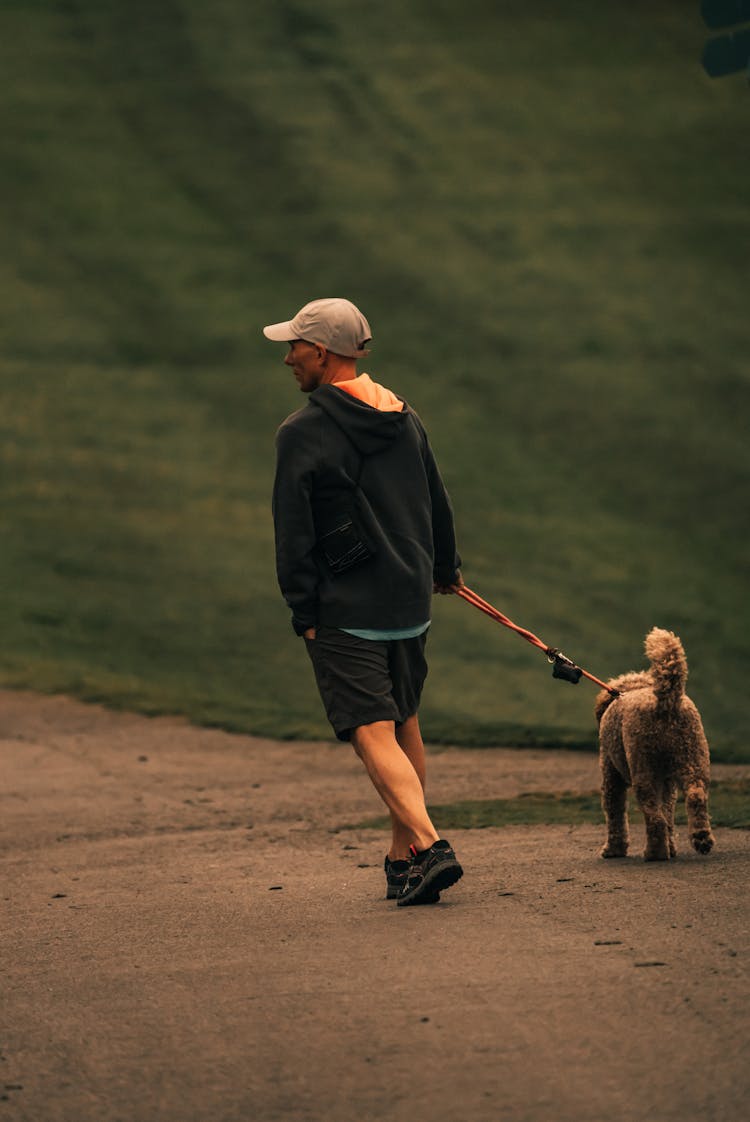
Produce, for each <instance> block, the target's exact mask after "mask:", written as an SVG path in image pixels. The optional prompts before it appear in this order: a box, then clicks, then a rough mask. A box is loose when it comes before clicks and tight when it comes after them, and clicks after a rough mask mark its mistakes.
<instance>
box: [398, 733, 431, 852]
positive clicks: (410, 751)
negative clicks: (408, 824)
mask: <svg viewBox="0 0 750 1122" xmlns="http://www.w3.org/2000/svg"><path fill="white" fill-rule="evenodd" d="M396 740H397V741H398V744H399V747H400V748H401V751H402V752H403V753H404V755H405V756H406V758H407V760H408V761H409V763H410V764H411V766H412V767H413V768H414V770H415V771H416V773H417V778H418V779H419V782H420V785H421V787H422V792H423V793H424V790H425V783H426V779H427V763H426V759H425V750H424V741H423V740H422V733H421V731H420V728H419V718H418V717H417V715H416V713H415V714H414V715H413V716H412V717H407V719H406V720H405V721H404V723H403V724H402V725H399V727H398V728H397V729H396ZM391 830H392V835H393V836H392V840H391V848H390V850H389V851H388V857H389V858H390V860H391V861H403V860H408V859H409V857H410V856H411V853H410V850H409V844H410V839H409V838H408V837H407V835H406V831H405V830H404V828H403V826H402V825H401V822H400V821H399V820H398V818H396V816H395V815H394V814H393V813H391Z"/></svg>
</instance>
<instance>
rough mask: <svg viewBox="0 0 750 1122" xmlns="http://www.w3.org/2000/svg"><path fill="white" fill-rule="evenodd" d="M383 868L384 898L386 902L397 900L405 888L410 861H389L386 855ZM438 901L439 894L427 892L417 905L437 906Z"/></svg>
mask: <svg viewBox="0 0 750 1122" xmlns="http://www.w3.org/2000/svg"><path fill="white" fill-rule="evenodd" d="M384 866H385V882H386V890H385V898H386V900H397V899H398V897H399V896H400V895H401V893H402V892H403V890H404V888H405V887H406V881H407V879H408V877H409V869H410V868H411V861H391V859H390V857H389V856H388V854H386V857H385V863H384ZM439 899H440V893H439V892H428V893H426V894H425V896H424V898H423V899H422V900H420V901H419V903H420V904H437V902H438V900H439Z"/></svg>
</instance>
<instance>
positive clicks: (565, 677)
mask: <svg viewBox="0 0 750 1122" xmlns="http://www.w3.org/2000/svg"><path fill="white" fill-rule="evenodd" d="M547 660H548V662H551V663H552V677H553V678H561V679H562V681H563V682H571V683H572V684H573V685H574V686H575V685H577V684H578V683H579V682H580V680H581V675H582V674H583V670H581V668H580V666H576V664H575V663H574V662H573V660H572V658H568V656H567V655H564V654H563V653H562V651H560V650H558V649H557V647H548V648H547Z"/></svg>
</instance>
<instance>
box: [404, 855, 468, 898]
mask: <svg viewBox="0 0 750 1122" xmlns="http://www.w3.org/2000/svg"><path fill="white" fill-rule="evenodd" d="M431 872H432V876H430V873H428V874H427V876H426V877H425V878H424V880H423V881H422V883H421V884H420V885H419V887H418V888H415V889H414V891H413V892H411V893H410V894H409V895H408V896H399V898H398V900H397V901H396V907H397V908H407V907H409V905H410V904H428V903H433V902H435V901H432V900H429V899H427V897H429V896H434V895H435V894H437V895H438V897H439V896H440V893H441V892H442V891H443V889H445V888H450V887H451V885H453V884H455V883H456V881H459V880H460V879H461V877H462V876H463V875H464V871H463V869H462V868H461V866H460V865H459V863H458V861H451V862H447V861H446V862H444V863H443V864H442V865H438V866H437V867H436V868H435V869H432V870H431Z"/></svg>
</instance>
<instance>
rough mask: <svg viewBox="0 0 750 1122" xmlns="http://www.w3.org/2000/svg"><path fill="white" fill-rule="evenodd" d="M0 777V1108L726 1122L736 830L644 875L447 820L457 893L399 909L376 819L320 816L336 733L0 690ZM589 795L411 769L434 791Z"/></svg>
mask: <svg viewBox="0 0 750 1122" xmlns="http://www.w3.org/2000/svg"><path fill="white" fill-rule="evenodd" d="M748 771H750V769H748V768H741V769H739V768H732V767H729V766H724V767H720V766H716V767H715V768H714V774H715V775H716V776H717V777H718V776H722V775H736V774H747V773H748ZM0 779H1V780H2V782H1V783H0V800H2V820H1V822H0V860H1V862H2V865H1V868H2V881H3V892H2V897H3V906H2V916H3V928H4V931H3V934H4V937H3V939H2V948H3V949H2V956H1V958H0V971H1V975H0V985H1V987H2V1013H1V1014H0V1028H1V1029H2V1037H1V1039H0V1122H2V1120H3V1119H5V1118H9V1119H11V1118H12V1119H14V1120H28V1122H58V1120H60V1122H63V1120H64V1122H110V1120H112V1122H115V1120H117V1122H209V1120H210V1122H235V1120H236V1122H271V1120H276V1119H279V1120H280V1119H289V1120H294V1122H298V1120H300V1122H308V1120H310V1122H312V1120H318V1119H320V1120H321V1122H323V1120H325V1122H359V1120H363V1122H366V1120H370V1119H373V1120H375V1119H378V1120H380V1119H382V1120H384V1122H407V1120H408V1122H422V1120H424V1122H428V1120H429V1122H475V1120H476V1122H480V1120H481V1122H484V1120H485V1119H486V1120H487V1122H490V1120H492V1122H494V1120H497V1119H508V1120H512V1122H527V1120H528V1122H568V1120H570V1122H589V1120H590V1122H602V1120H603V1119H607V1120H608V1122H630V1120H633V1122H635V1120H636V1119H637V1120H638V1122H641V1120H643V1119H648V1120H649V1122H667V1120H672V1119H674V1120H675V1122H677V1120H679V1122H689V1120H691V1119H696V1120H698V1119H700V1120H701V1122H712V1120H715V1122H740V1120H744V1118H745V1117H746V1111H747V1107H746V1104H747V1098H748V1094H749V1093H750V1076H749V1074H748V1064H747V1048H748V1035H749V1034H748V1027H749V1021H748V1011H747V1010H748V998H749V997H750V993H749V989H750V987H748V975H747V963H748V952H749V951H750V945H749V944H750V940H749V939H748V934H747V931H748V922H747V921H748V904H747V888H748V870H749V869H750V834H748V833H746V832H744V831H730V830H718V831H717V834H718V846H717V849H716V851H715V852H714V853H713V854H712V855H711V856H710V857H708V858H699V857H698V856H697V855H695V854H693V853H692V852H688V851H687V850H686V848H685V843H684V841H683V842H682V845H681V856H680V859H679V860H678V861H676V862H673V863H670V864H667V865H661V864H650V865H645V864H644V863H643V862H642V861H641V860H640V859H639V858H638V857H637V856H634V857H632V858H629V859H628V860H625V861H610V862H604V861H602V860H600V859H599V858H598V856H597V853H598V849H599V846H600V844H601V841H602V828H601V827H599V826H596V827H593V826H583V827H552V826H549V827H543V828H539V827H534V828H530V827H528V828H506V829H502V830H482V831H473V832H472V831H466V832H458V833H454V834H453V835H451V841H452V842H453V844H454V845H455V847H456V849H457V850H458V852H459V855H460V857H461V859H462V861H463V863H464V866H465V869H466V876H465V877H464V879H463V881H461V883H460V884H459V885H458V886H456V888H454V889H452V890H451V891H450V892H449V893H446V894H445V896H444V899H443V902H441V904H440V905H438V906H437V907H432V908H411V909H397V908H395V906H394V905H393V904H392V903H389V902H386V901H385V900H384V899H383V898H382V896H383V892H382V889H383V883H382V871H381V865H382V857H383V853H384V837H383V835H382V834H379V833H378V832H376V831H372V830H361V831H352V830H344V831H341V830H340V829H339V828H340V827H341V826H342V825H343V824H344V823H346V822H352V821H357V820H361V819H362V818H365V817H368V816H369V815H371V814H378V813H380V810H381V808H380V804H379V802H378V800H377V797H376V796H375V794H374V793H373V792H372V790H371V788H370V787H369V784H368V782H367V780H366V778H365V777H364V774H363V772H362V769H361V765H360V764H359V762H358V761H357V760H356V759H355V757H354V755H353V753H351V750H350V749H349V748H348V747H346V746H341V745H335V744H325V743H324V744H311V743H298V742H297V743H278V742H273V741H264V740H258V739H254V738H251V737H244V736H233V735H230V734H227V733H222V732H219V731H214V730H206V729H196V728H192V727H190V726H189V725H187V724H185V723H184V722H182V721H179V720H173V719H166V718H158V719H151V720H149V719H147V718H143V717H139V716H134V715H131V714H119V713H111V712H108V711H106V710H104V709H102V708H100V707H98V706H84V705H80V704H78V703H76V702H73V701H71V700H68V699H65V698H43V697H37V696H34V695H33V694H26V693H13V692H7V691H6V692H0ZM597 782H598V776H597V764H596V759H595V757H594V756H593V755H588V754H585V753H576V752H565V751H552V752H550V751H521V750H518V751H516V750H500V749H495V750H484V751H472V750H460V749H447V750H439V751H435V752H433V753H431V758H430V789H429V797H430V801H432V802H434V803H440V802H445V801H450V800H453V799H460V798H466V797H488V798H489V797H508V796H512V795H515V794H517V793H519V792H521V791H529V790H569V791H577V790H581V791H586V790H591V789H592V788H594V787H596V786H597ZM633 832H634V835H635V845H634V852H636V853H637V851H638V849H639V847H640V843H641V838H642V829H641V827H640V824H639V823H636V824H635V829H634V831H633Z"/></svg>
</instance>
